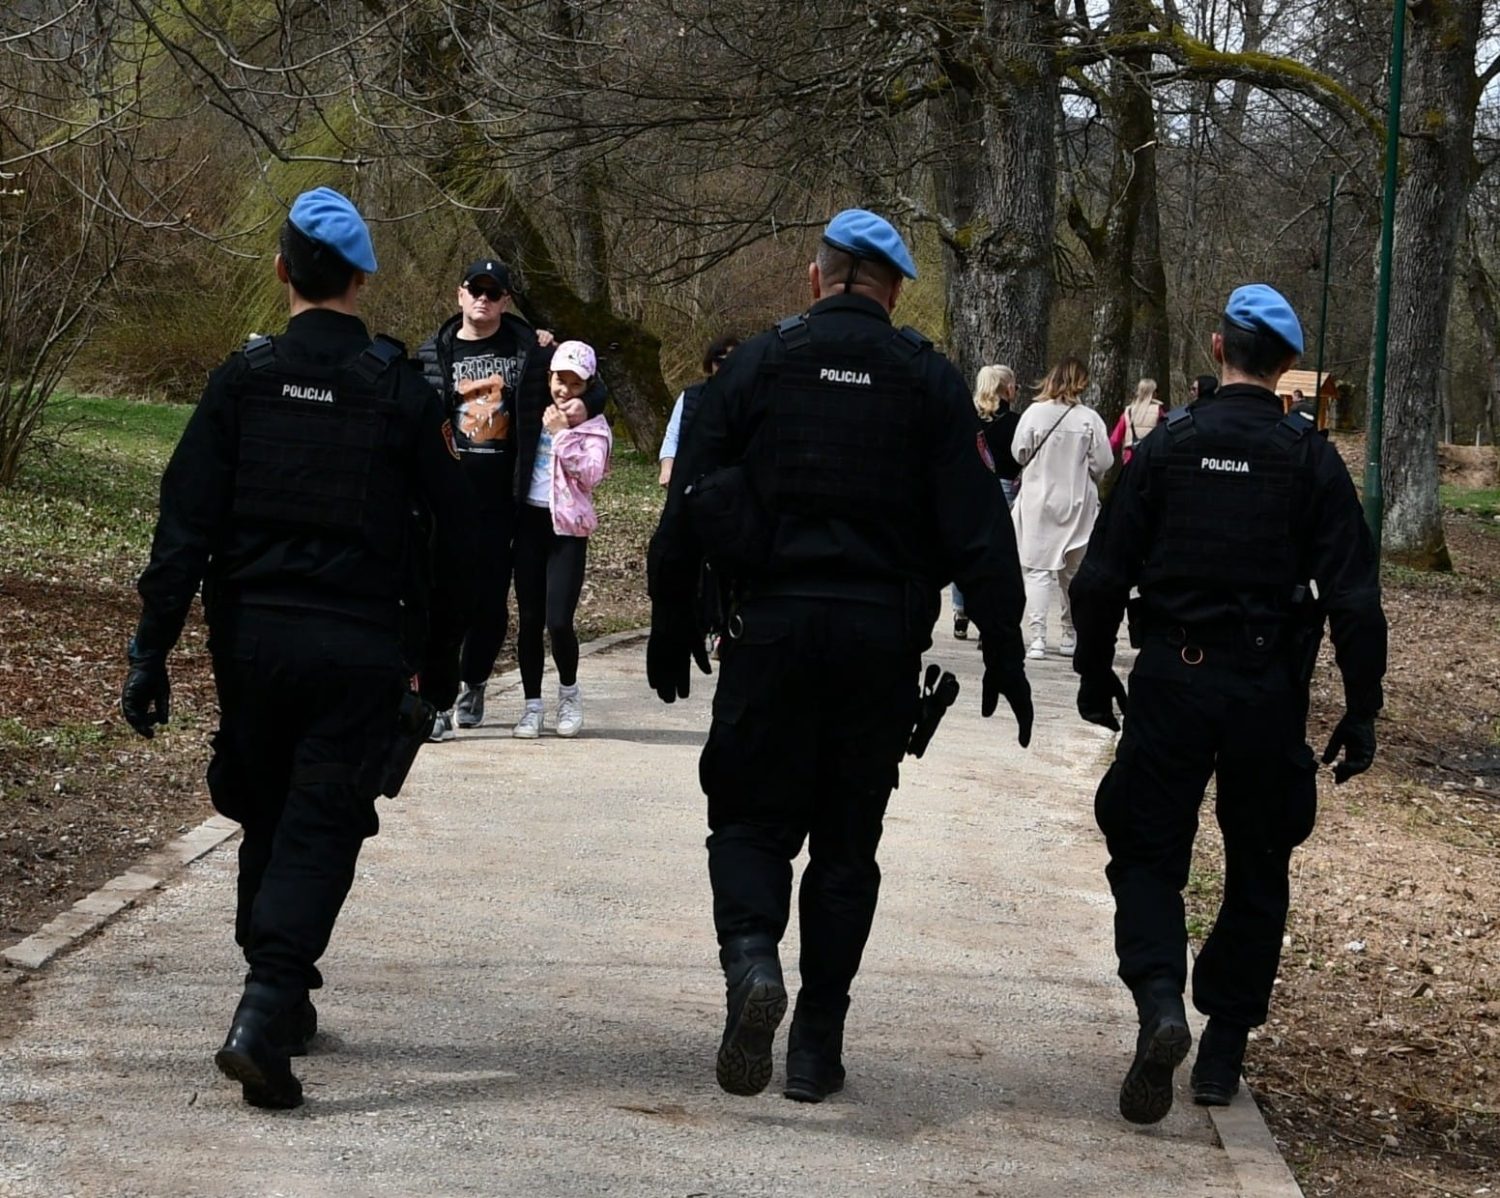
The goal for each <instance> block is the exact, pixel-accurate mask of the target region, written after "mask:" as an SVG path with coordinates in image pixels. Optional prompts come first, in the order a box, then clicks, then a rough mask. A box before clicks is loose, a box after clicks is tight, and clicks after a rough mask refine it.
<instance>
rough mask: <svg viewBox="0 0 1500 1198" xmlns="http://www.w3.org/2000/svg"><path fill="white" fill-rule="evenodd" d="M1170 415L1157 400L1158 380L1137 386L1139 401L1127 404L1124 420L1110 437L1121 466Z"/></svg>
mask: <svg viewBox="0 0 1500 1198" xmlns="http://www.w3.org/2000/svg"><path fill="white" fill-rule="evenodd" d="M1165 416H1166V409H1164V408H1163V407H1162V404H1161V400H1159V399H1157V398H1156V380H1155V379H1142V380H1141V381H1140V382H1138V383H1137V384H1136V385H1135V398H1134V399H1132V400H1131V401H1130V402H1129V403H1128V404H1126V405H1125V410H1124V411H1123V412H1121V413H1120V418H1119V419H1118V420H1117V421H1115V427H1114V429H1113V431H1112V432H1111V433H1110V434H1109V447H1110V449H1112V450H1113V451H1114V452H1115V454H1116V455H1117V456H1118V457H1119V458H1120V464H1121V465H1125V464H1127V463H1129V461H1130V456H1131V454H1133V453H1134V452H1135V447H1136V445H1138V444H1139V443H1140V442H1142V441H1144V440H1145V439H1146V437H1147V435H1148V434H1149V433H1150V432H1151V430H1152V429H1154V428H1155V427H1156V426H1157V425H1158V424H1160V423H1161V421H1162V419H1163V418H1164V417H1165Z"/></svg>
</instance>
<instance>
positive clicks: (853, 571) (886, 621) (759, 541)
mask: <svg viewBox="0 0 1500 1198" xmlns="http://www.w3.org/2000/svg"><path fill="white" fill-rule="evenodd" d="M808 277H809V281H810V284H811V290H812V297H813V300H814V303H813V305H812V307H811V308H810V309H808V310H807V311H806V312H805V313H803V314H801V315H798V316H793V317H790V318H788V319H786V320H783V321H782V322H781V323H780V324H778V325H777V326H776V327H775V329H773V330H771V331H769V332H766V333H763V334H761V335H760V336H758V337H756V338H754V339H753V340H751V341H750V342H748V343H747V344H746V345H744V346H742V347H741V348H740V349H738V350H737V351H735V353H734V354H733V355H732V356H731V357H730V358H729V360H728V361H727V362H726V363H725V364H724V366H723V368H722V369H721V370H720V372H719V373H718V374H717V375H715V376H714V378H713V379H712V380H711V381H710V383H709V385H708V388H707V392H706V394H705V396H704V402H703V404H702V405H701V407H700V409H699V412H698V415H697V417H696V423H695V424H694V426H693V429H692V436H691V437H688V438H685V439H684V443H683V446H682V450H681V453H680V457H679V461H678V466H677V469H676V470H675V471H674V474H673V480H672V486H671V488H670V489H669V491H668V498H667V504H666V508H665V510H664V511H663V513H662V518H661V524H660V526H659V527H658V529H657V531H656V535H655V537H654V538H653V539H652V544H651V553H650V559H649V561H650V564H649V572H650V583H651V597H652V610H651V639H650V641H649V644H648V648H647V663H646V664H647V674H648V677H649V680H650V684H651V686H652V688H653V689H654V690H655V691H656V692H657V694H658V695H659V696H660V697H661V698H662V699H663V700H664V701H666V702H668V703H670V702H672V701H673V700H675V699H677V698H679V697H686V696H687V694H688V692H689V686H690V679H689V674H690V666H691V663H692V661H693V660H694V659H696V660H697V661H698V664H699V667H700V668H701V669H703V670H704V671H705V672H707V670H708V660H707V657H706V655H705V653H704V647H703V643H702V640H701V638H700V636H699V629H698V627H697V622H696V620H695V618H694V609H693V594H694V586H695V583H696V580H697V577H698V566H699V562H700V560H701V558H702V557H703V555H704V553H705V552H707V553H710V554H713V555H716V556H715V564H716V565H717V566H720V567H721V568H722V572H723V573H724V575H725V576H726V577H728V578H729V579H730V582H731V585H732V586H733V588H734V594H735V604H734V608H733V611H732V614H731V616H730V619H729V626H728V632H727V634H726V636H725V638H724V644H723V647H722V650H721V654H722V662H723V675H722V677H721V678H720V679H719V686H718V690H717V693H716V694H715V696H714V709H713V713H714V714H713V723H712V726H711V727H710V729H709V734H708V743H707V744H706V745H705V747H704V750H703V756H702V760H701V761H700V764H699V778H700V781H701V783H702V786H703V790H704V792H705V793H706V795H707V796H708V825H709V829H710V834H709V838H708V869H709V880H710V882H711V884H712V888H713V917H714V926H715V929H716V931H717V933H718V939H719V960H720V964H721V965H722V967H723V969H724V976H725V987H726V996H725V1001H726V1017H725V1024H724V1034H723V1037H722V1039H721V1041H720V1045H719V1051H718V1056H717V1059H716V1062H715V1075H716V1077H717V1078H718V1082H719V1085H720V1086H721V1087H723V1088H724V1089H725V1090H727V1091H728V1092H730V1093H732V1094H756V1093H759V1092H760V1091H761V1090H762V1089H764V1088H765V1086H766V1085H767V1084H768V1083H769V1081H770V1078H771V1073H772V1060H771V1053H772V1046H773V1039H774V1036H775V1032H776V1028H777V1026H778V1024H779V1023H780V1021H781V1019H782V1016H783V1015H784V1013H785V1011H786V1006H787V993H786V987H785V984H784V982H783V979H782V973H781V962H780V957H779V952H778V944H779V942H780V940H781V937H782V935H783V933H784V932H785V930H786V926H787V922H788V920H789V918H790V912H791V890H792V867H791V862H792V860H793V859H794V858H795V857H796V856H797V855H798V853H799V852H800V851H801V849H802V845H803V843H804V842H806V844H807V847H808V857H809V860H808V866H807V869H806V871H805V872H804V873H803V875H802V885H801V898H800V908H799V909H800V913H801V933H802V957H801V973H802V990H801V993H800V994H799V995H798V998H797V1006H796V1011H795V1014H794V1015H793V1017H792V1026H791V1032H790V1036H789V1038H788V1042H787V1058H786V1061H787V1064H786V1080H785V1085H784V1088H783V1093H784V1094H785V1095H786V1097H788V1098H791V1099H795V1100H798V1101H802V1102H819V1101H822V1100H823V1099H824V1098H825V1097H826V1096H828V1095H829V1094H832V1093H834V1092H836V1091H838V1090H840V1089H842V1088H843V1084H844V1076H845V1075H844V1064H843V1054H842V1046H843V1035H844V1024H845V1016H846V1012H847V1010H848V1007H849V1001H850V993H849V992H850V985H851V983H852V982H853V980H854V976H855V973H856V971H857V970H858V968H859V962H860V957H861V956H862V954H863V952H864V946H865V942H866V940H867V938H868V936H869V933H870V926H871V922H872V920H873V918H874V914H875V903H876V896H877V893H878V891H879V886H880V868H879V866H878V865H877V864H876V859H875V858H876V848H877V846H878V844H879V842H880V834H881V826H882V820H883V818H884V815H885V809H886V803H887V801H888V799H889V797H890V794H891V790H892V788H893V787H894V786H895V785H896V781H897V767H898V764H899V762H900V761H901V758H902V756H903V754H904V752H905V749H906V746H907V742H908V741H909V739H910V737H911V734H912V731H913V727H914V724H915V720H916V716H917V711H918V672H919V669H920V665H921V654H922V652H923V650H924V649H926V648H927V647H928V646H929V645H930V644H931V642H932V630H933V626H934V624H935V622H936V620H937V617H938V613H939V610H940V596H941V587H942V584H943V583H944V582H945V581H947V580H948V579H951V578H956V579H957V580H958V581H959V582H960V584H961V585H962V586H963V589H964V592H965V594H966V595H967V598H968V611H969V614H970V616H971V617H972V618H973V619H974V621H975V622H976V623H977V624H978V625H979V628H980V631H981V632H982V633H983V634H984V661H985V681H984V691H983V700H982V710H983V712H984V714H985V715H990V714H991V713H992V712H993V711H994V709H995V707H996V705H997V703H998V701H999V699H1000V697H1001V696H1002V695H1003V696H1004V697H1005V698H1006V700H1007V702H1009V703H1010V705H1011V708H1012V710H1013V711H1014V713H1015V716H1016V721H1017V725H1018V732H1019V739H1020V743H1021V744H1022V745H1025V744H1027V743H1028V742H1029V740H1030V736H1031V722H1032V706H1031V692H1030V688H1029V686H1028V684H1027V681H1026V675H1025V671H1024V668H1023V659H1024V647H1023V645H1022V643H1021V639H1020V629H1019V620H1020V614H1021V594H1022V592H1021V580H1020V570H1019V566H1018V564H1017V561H1016V554H1015V543H1014V539H1013V533H1012V531H1011V528H1010V525H1009V523H1008V522H1007V521H1006V520H1005V519H1004V518H1003V515H1004V509H1003V506H1002V502H1003V501H1002V496H1001V494H1000V490H999V488H998V487H997V486H996V485H995V480H994V477H993V476H992V475H991V474H990V472H989V471H988V470H987V469H986V468H985V465H984V463H983V462H982V460H981V458H980V455H979V453H978V449H977V446H976V445H975V437H974V426H975V420H974V413H973V407H972V403H971V400H970V397H969V393H968V389H967V388H966V387H965V385H964V383H963V380H962V379H961V378H960V377H959V375H958V373H957V372H956V371H955V370H954V369H953V367H952V366H951V365H950V364H949V363H948V362H947V360H946V359H944V358H943V357H942V356H941V355H940V354H938V353H937V352H936V351H934V350H933V348H932V346H931V343H930V342H929V341H928V340H927V339H926V338H924V337H923V336H922V335H921V334H919V333H917V332H916V331H914V330H912V329H902V330H897V329H894V328H892V326H891V321H890V312H891V309H892V308H893V307H894V306H895V304H896V300H897V298H898V297H899V295H900V294H901V285H902V282H903V280H904V279H907V278H915V277H916V267H915V265H914V264H913V262H912V259H911V254H910V252H909V251H908V250H907V248H906V245H905V243H904V242H903V241H902V239H901V236H900V234H898V233H897V232H896V230H895V229H894V228H892V227H891V225H890V224H889V223H887V222H886V221H885V220H884V219H882V218H881V217H879V216H877V215H875V214H874V213H871V212H867V211H863V210H860V209H850V210H848V211H845V212H841V213H839V214H838V215H837V216H835V217H834V218H833V220H831V221H830V222H829V224H828V226H827V228H826V229H825V231H824V234H823V239H822V244H821V246H820V248H819V249H818V251H817V257H816V259H815V260H814V261H813V263H812V264H811V265H810V266H809V268H808ZM831 688H837V693H838V696H839V699H838V702H819V701H815V700H816V699H817V697H818V696H822V695H826V694H827V693H828V692H829V691H830V689H831Z"/></svg>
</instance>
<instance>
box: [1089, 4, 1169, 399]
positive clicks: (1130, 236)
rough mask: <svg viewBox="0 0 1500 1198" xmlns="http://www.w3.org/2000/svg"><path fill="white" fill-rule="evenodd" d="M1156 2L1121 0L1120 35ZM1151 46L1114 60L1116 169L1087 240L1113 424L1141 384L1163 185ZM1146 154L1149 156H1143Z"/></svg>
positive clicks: (1099, 383)
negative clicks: (1149, 269) (1156, 190)
mask: <svg viewBox="0 0 1500 1198" xmlns="http://www.w3.org/2000/svg"><path fill="white" fill-rule="evenodd" d="M1150 11H1151V6H1150V5H1149V4H1146V3H1144V2H1143V0H1115V2H1114V3H1113V4H1112V5H1111V7H1110V24H1111V28H1112V30H1113V31H1114V32H1116V33H1138V32H1141V31H1143V30H1145V29H1147V28H1149V21H1150ZM1150 67H1151V54H1150V52H1149V51H1144V52H1143V51H1138V50H1137V51H1126V52H1123V53H1120V54H1118V55H1116V56H1115V57H1114V58H1113V59H1112V61H1111V62H1110V81H1109V100H1108V111H1109V113H1110V115H1112V116H1113V118H1114V120H1113V126H1114V131H1113V139H1112V140H1113V162H1112V165H1111V168H1110V184H1109V194H1108V196H1107V197H1106V202H1107V203H1108V204H1109V210H1108V212H1107V213H1106V214H1105V217H1104V220H1103V221H1102V222H1101V224H1100V226H1099V227H1098V229H1097V230H1096V235H1093V236H1090V237H1088V238H1087V239H1086V244H1087V245H1088V248H1089V252H1090V255H1091V257H1092V258H1093V265H1094V292H1095V300H1094V328H1093V336H1092V339H1091V345H1090V352H1089V358H1090V364H1089V369H1090V373H1091V374H1092V376H1093V381H1094V386H1095V387H1096V388H1097V392H1098V401H1097V406H1098V409H1099V414H1100V415H1101V416H1103V417H1104V422H1105V424H1108V425H1113V423H1114V422H1115V421H1116V420H1117V419H1118V418H1119V415H1120V413H1121V412H1122V411H1123V410H1124V408H1125V403H1126V400H1127V392H1130V391H1132V390H1133V387H1132V384H1133V381H1134V380H1132V379H1131V377H1130V375H1131V369H1130V364H1131V357H1130V354H1131V349H1132V347H1133V342H1134V331H1135V310H1136V303H1137V294H1136V278H1135V264H1136V245H1137V238H1138V234H1139V231H1140V225H1141V213H1142V210H1143V208H1144V205H1145V200H1146V195H1147V186H1148V184H1149V185H1151V186H1154V185H1155V182H1156V170H1155V159H1154V152H1155V147H1154V146H1153V145H1152V144H1151V143H1153V142H1154V141H1155V139H1156V114H1155V113H1156V110H1155V107H1154V105H1153V102H1152V98H1151V90H1150V86H1149V84H1148V83H1147V80H1146V73H1147V72H1148V71H1149V70H1150ZM1143 159H1145V161H1143Z"/></svg>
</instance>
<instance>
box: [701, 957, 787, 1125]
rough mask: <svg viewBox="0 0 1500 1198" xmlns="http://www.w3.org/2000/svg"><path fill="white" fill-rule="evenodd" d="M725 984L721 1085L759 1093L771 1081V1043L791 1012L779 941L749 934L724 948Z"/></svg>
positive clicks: (738, 1091)
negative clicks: (777, 945) (787, 1005)
mask: <svg viewBox="0 0 1500 1198" xmlns="http://www.w3.org/2000/svg"><path fill="white" fill-rule="evenodd" d="M719 961H720V963H721V964H722V965H723V966H724V984H725V988H726V991H727V993H726V995H725V1005H726V1006H727V1008H728V1010H727V1013H726V1017H725V1020H724V1038H723V1040H722V1041H720V1043H719V1055H718V1058H717V1059H716V1060H715V1062H714V1076H715V1077H716V1078H717V1079H718V1082H719V1087H720V1089H722V1090H725V1091H727V1092H728V1093H730V1094H739V1095H741V1096H744V1097H748V1096H750V1095H752V1094H759V1093H760V1092H761V1091H762V1090H764V1089H765V1088H766V1086H767V1085H769V1084H770V1081H771V1044H772V1042H773V1041H774V1040H775V1038H776V1028H777V1027H778V1025H780V1023H781V1020H782V1017H783V1016H784V1015H785V1014H786V986H785V984H784V983H783V982H782V980H781V962H780V960H779V959H778V958H777V956H776V942H775V941H774V940H772V939H770V938H769V937H760V936H745V937H740V938H739V939H736V940H731V941H729V942H728V943H727V944H725V945H724V947H723V948H721V949H720V950H719Z"/></svg>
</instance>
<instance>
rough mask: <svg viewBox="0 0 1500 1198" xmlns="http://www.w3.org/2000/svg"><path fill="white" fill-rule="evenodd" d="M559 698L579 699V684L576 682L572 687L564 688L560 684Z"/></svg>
mask: <svg viewBox="0 0 1500 1198" xmlns="http://www.w3.org/2000/svg"><path fill="white" fill-rule="evenodd" d="M557 697H558V698H559V699H576V698H578V683H576V682H575V683H574V684H573V685H572V686H563V685H562V684H561V683H559V684H558V687H557Z"/></svg>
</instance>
